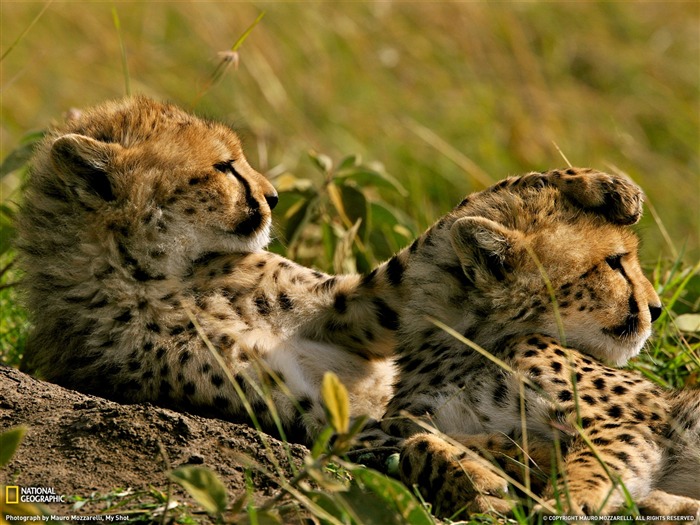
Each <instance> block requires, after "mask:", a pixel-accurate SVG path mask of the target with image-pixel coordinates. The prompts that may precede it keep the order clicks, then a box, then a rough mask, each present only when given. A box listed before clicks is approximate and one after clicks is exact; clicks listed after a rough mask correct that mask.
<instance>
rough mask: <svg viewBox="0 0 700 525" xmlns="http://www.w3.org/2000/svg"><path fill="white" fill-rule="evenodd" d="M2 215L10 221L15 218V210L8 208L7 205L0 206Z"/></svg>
mask: <svg viewBox="0 0 700 525" xmlns="http://www.w3.org/2000/svg"><path fill="white" fill-rule="evenodd" d="M0 213H1V214H2V215H4V216H5V217H7V218H8V219H10V220H13V219H14V218H15V215H16V213H15V210H13V209H12V208H10V207H9V206H7V205H6V204H0Z"/></svg>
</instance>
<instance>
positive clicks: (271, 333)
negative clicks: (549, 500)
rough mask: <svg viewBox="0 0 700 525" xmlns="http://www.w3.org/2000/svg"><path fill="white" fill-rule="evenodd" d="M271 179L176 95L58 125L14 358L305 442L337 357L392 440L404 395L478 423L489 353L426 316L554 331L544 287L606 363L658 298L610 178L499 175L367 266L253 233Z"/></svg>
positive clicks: (98, 391)
mask: <svg viewBox="0 0 700 525" xmlns="http://www.w3.org/2000/svg"><path fill="white" fill-rule="evenodd" d="M277 198H278V197H277V194H276V192H275V190H274V188H273V187H272V186H271V185H270V183H269V182H268V181H267V180H266V179H265V178H264V177H263V176H262V175H260V174H259V173H257V172H256V171H254V170H253V169H252V168H251V167H250V166H249V164H248V163H247V161H246V159H245V157H244V155H243V152H242V149H241V144H240V141H239V139H238V137H237V136H236V134H235V133H234V132H233V131H232V130H230V129H229V128H228V127H226V126H224V125H222V124H219V123H215V122H211V121H207V120H203V119H199V118H197V117H195V116H193V115H190V114H188V113H186V112H185V111H182V110H181V109H179V108H177V107H176V106H173V105H170V104H163V103H159V102H155V101H152V100H149V99H146V98H143V97H136V98H132V99H126V100H122V101H116V102H110V103H107V104H104V105H102V106H99V107H97V108H94V109H92V110H89V111H86V112H85V113H83V114H82V115H81V116H80V117H78V118H75V119H73V120H72V121H69V122H67V123H66V124H64V125H62V126H58V127H56V128H55V129H53V130H52V131H51V132H50V133H49V134H48V135H47V137H46V138H45V140H44V142H43V143H42V144H41V145H40V146H39V147H38V149H37V151H36V154H35V156H34V159H33V163H32V170H31V174H30V178H29V180H28V183H27V188H26V192H25V198H24V203H23V205H22V209H21V212H20V215H19V221H18V230H19V239H18V242H17V247H18V249H19V251H20V254H21V262H22V266H23V268H24V270H25V273H26V277H25V293H26V301H27V305H28V307H29V310H30V312H31V315H32V321H33V324H34V329H33V332H32V334H31V336H30V338H29V340H28V342H27V346H26V351H25V356H24V359H23V363H22V368H23V369H24V370H25V371H30V372H33V373H35V374H36V375H39V376H40V377H43V378H45V379H47V380H50V381H54V382H57V383H59V384H62V385H64V386H67V387H69V388H73V389H76V390H80V391H83V392H86V393H89V394H95V395H100V396H104V397H108V398H111V399H115V400H117V401H121V402H152V403H155V404H158V405H163V406H169V407H172V408H175V409H178V410H185V411H192V412H195V413H198V414H204V415H211V416H215V417H220V418H224V419H230V420H246V421H250V420H253V422H257V423H259V424H260V425H261V426H262V427H263V428H264V429H265V430H267V431H269V432H273V433H279V434H282V435H283V436H284V437H287V438H288V439H292V440H299V441H302V442H307V443H308V442H309V441H311V440H312V439H313V438H314V436H316V435H317V433H318V431H319V430H320V428H322V426H323V425H324V424H325V416H324V411H323V406H322V402H321V399H320V394H319V390H320V389H319V385H320V383H321V379H322V377H323V374H324V373H325V372H326V371H328V370H331V371H334V372H335V373H336V374H337V375H338V376H339V377H340V379H341V381H342V382H343V383H344V384H345V385H346V387H347V389H348V391H349V399H350V404H351V414H352V415H355V416H357V415H360V414H363V415H364V414H368V415H369V416H371V417H372V418H374V419H376V420H380V419H381V423H377V425H379V426H378V427H377V428H378V430H380V431H381V432H382V433H383V439H386V442H388V443H392V444H397V445H401V444H403V445H402V446H404V459H405V458H413V456H412V451H415V450H418V451H420V449H422V447H423V445H421V444H420V443H416V442H415V441H411V440H409V441H407V442H406V441H405V438H407V437H410V436H412V435H414V434H416V432H417V431H418V430H420V427H416V425H415V423H414V422H413V421H411V420H410V419H407V418H403V417H401V415H402V414H403V413H404V412H407V413H409V414H411V415H412V416H414V417H418V418H423V419H425V420H426V421H427V422H428V423H429V424H431V425H433V426H435V427H436V428H438V429H440V430H442V431H446V432H448V433H453V434H455V433H462V434H470V435H479V434H480V433H483V432H486V431H487V429H485V428H484V427H483V424H484V419H483V416H484V414H481V417H482V419H480V418H479V414H478V413H477V412H474V411H472V410H471V408H470V407H469V401H470V400H469V398H468V392H471V391H472V386H473V387H474V388H473V391H477V390H478V388H477V387H478V386H479V385H480V384H481V382H487V379H486V378H485V377H481V376H477V377H474V374H471V373H470V372H469V371H470V370H474V371H478V370H479V369H481V370H482V371H486V370H487V368H484V367H483V366H482V367H481V368H480V366H481V365H482V363H481V359H480V356H479V355H477V354H476V353H474V352H472V351H471V350H469V349H468V348H466V347H463V346H462V345H459V344H455V343H454V340H453V339H451V337H450V336H449V335H448V334H446V333H445V332H443V331H442V330H439V329H438V328H436V327H435V325H433V324H432V323H431V322H430V321H429V320H428V317H427V316H430V317H432V318H435V319H438V320H441V321H443V322H445V323H446V324H448V325H449V326H451V327H453V328H455V329H456V330H458V331H459V332H460V333H461V334H463V335H465V336H466V337H468V338H469V339H471V340H472V341H474V342H476V343H477V344H479V345H481V346H483V347H484V348H486V349H488V350H490V351H492V352H496V351H497V349H499V348H502V347H505V345H506V344H508V341H516V340H517V338H518V337H519V336H522V335H525V334H530V333H532V332H535V333H540V334H542V336H541V337H544V336H550V337H559V336H560V334H559V323H558V322H557V316H556V315H554V313H553V311H552V309H553V306H552V305H553V304H556V305H558V308H559V313H560V316H559V317H560V318H561V321H562V323H561V324H562V325H563V328H564V333H565V334H566V337H567V340H566V342H567V343H569V344H571V345H573V346H575V347H576V348H578V349H580V350H581V351H583V352H585V353H587V354H588V355H590V356H591V357H593V358H595V359H596V360H601V361H605V362H609V363H612V364H618V365H619V364H623V363H624V362H626V361H627V359H629V358H630V357H632V356H633V355H635V354H636V353H638V352H639V350H640V348H641V347H642V345H643V344H644V341H645V340H646V339H647V337H648V336H649V334H650V324H651V321H652V320H653V319H654V318H656V317H657V316H658V315H659V313H660V311H661V310H660V303H659V301H658V297H656V294H655V293H654V291H653V288H652V286H651V285H650V283H649V282H648V281H647V280H646V279H645V278H644V277H643V275H642V272H641V270H640V268H639V264H638V262H637V259H636V238H635V237H634V235H633V234H632V233H631V232H629V231H628V230H627V229H626V228H624V227H625V226H627V225H629V224H632V223H634V222H636V221H637V220H638V218H639V215H640V213H641V192H640V191H639V190H638V188H636V186H634V185H632V184H631V183H629V182H628V181H626V180H625V179H623V178H621V177H613V176H610V175H606V174H604V173H600V172H595V171H593V170H578V169H571V170H566V171H565V172H563V171H557V170H555V171H552V172H547V173H532V174H528V175H525V176H523V177H517V178H510V179H507V180H506V181H503V182H501V183H499V184H497V185H495V186H494V187H492V188H490V189H488V190H485V191H483V192H480V193H477V194H474V195H471V196H468V197H467V198H466V199H465V200H464V201H463V202H462V203H461V204H460V205H459V206H457V208H455V210H453V212H451V213H450V214H448V215H447V216H445V217H443V218H442V219H441V220H439V221H438V222H437V223H436V224H435V225H434V226H432V227H431V228H429V229H428V230H427V231H426V232H425V233H424V234H423V235H422V236H420V237H419V238H418V239H417V240H416V241H415V242H414V243H413V244H411V246H410V247H408V248H406V249H404V250H402V251H401V252H399V253H398V254H396V255H395V256H394V257H392V258H391V259H389V260H388V261H387V262H385V263H384V264H382V265H380V266H379V267H377V268H376V269H375V270H373V271H372V272H370V273H369V274H366V275H342V276H331V275H327V274H324V273H321V272H318V271H316V270H313V269H308V268H304V267H301V266H299V265H297V264H295V263H293V262H292V261H289V260H287V259H285V258H283V257H281V256H278V255H275V254H272V253H270V252H267V251H265V250H264V248H265V247H266V245H267V244H268V242H269V240H270V225H271V211H272V209H273V208H274V206H275V204H276V202H277ZM562 245H565V246H567V250H566V251H564V252H562V251H560V250H559V249H558V248H559V247H560V246H562ZM526 246H527V247H529V249H530V250H531V253H530V252H528V251H527V250H526V249H525V248H526ZM533 255H535V256H536V257H533ZM535 258H536V259H537V263H538V264H534V260H535ZM540 268H542V269H544V272H543V273H540V272H539V269H540ZM543 275H546V276H548V279H549V280H550V281H551V282H550V283H549V284H550V286H551V288H552V289H553V290H554V291H555V293H556V299H557V300H556V301H555V302H553V301H551V300H550V298H549V297H548V295H547V292H546V291H545V290H546V287H545V286H543ZM222 365H223V366H222ZM397 371H398V376H397ZM494 377H498V376H494ZM461 378H464V381H463V380H462V379H461ZM467 380H469V381H472V380H473V381H474V385H471V384H470V385H469V388H468V389H465V387H466V386H467ZM545 386H546V385H545ZM505 394H509V392H506V393H505ZM683 407H685V405H683ZM692 413H693V412H692V411H688V412H687V414H688V416H687V417H688V418H689V420H690V417H691V415H692ZM426 414H429V417H426ZM511 423H512V421H511ZM503 424H504V425H505V424H507V423H506V422H504V423H503ZM372 432H373V430H372V429H370V430H369V431H368V435H369V436H372ZM426 436H430V435H429V434H427V435H426ZM420 437H421V436H416V437H415V438H412V439H414V440H418V439H419V438H420ZM544 441H545V444H546V443H548V441H547V440H546V439H545V440H544ZM414 445H415V446H414ZM503 448H504V449H507V447H505V446H504V447H503ZM541 448H542V449H543V450H545V449H547V447H546V446H543V447H541ZM538 450H539V449H538ZM436 458H437V459H439V455H438V456H436ZM438 462H439V461H437V460H436V461H435V462H434V464H437V463H438ZM402 464H409V463H408V462H406V461H404V462H403V463H402ZM404 470H405V471H406V479H407V481H410V479H409V478H410V472H409V470H410V469H408V468H405V469H404ZM424 470H425V469H423V470H421V472H423V471H424ZM669 490H670V489H669ZM680 490H681V489H678V490H676V492H679V491H680Z"/></svg>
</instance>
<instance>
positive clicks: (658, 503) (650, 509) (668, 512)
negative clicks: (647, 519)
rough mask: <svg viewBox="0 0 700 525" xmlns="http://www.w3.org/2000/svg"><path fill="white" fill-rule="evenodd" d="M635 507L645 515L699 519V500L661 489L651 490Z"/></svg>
mask: <svg viewBox="0 0 700 525" xmlns="http://www.w3.org/2000/svg"><path fill="white" fill-rule="evenodd" d="M637 507H639V510H640V512H641V514H642V515H645V516H692V517H693V518H694V521H697V520H700V501H698V500H696V499H693V498H687V497H685V496H678V495H677V494H669V493H668V492H664V491H662V490H653V491H651V492H650V493H649V494H648V495H647V496H646V497H645V498H643V499H642V500H641V501H638V502H637Z"/></svg>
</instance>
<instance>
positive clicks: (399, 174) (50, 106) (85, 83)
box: [0, 2, 700, 523]
mask: <svg viewBox="0 0 700 525" xmlns="http://www.w3.org/2000/svg"><path fill="white" fill-rule="evenodd" d="M44 9H45V11H44V12H43V13H42V10H44ZM262 11H265V17H264V18H263V19H262V20H261V22H260V23H259V24H258V25H257V26H256V27H255V28H254V30H253V31H251V33H250V34H249V35H248V36H247V38H246V40H245V42H243V43H242V45H240V46H238V47H237V48H236V49H235V52H236V53H238V55H237V60H238V67H236V63H235V62H231V65H230V67H229V68H228V69H227V70H226V71H225V73H224V74H223V75H219V73H218V71H220V70H217V64H218V63H219V61H220V57H219V56H218V55H217V53H218V52H220V51H228V52H231V50H232V45H233V47H236V43H237V41H236V39H237V38H238V37H239V36H240V35H242V34H243V33H244V32H245V30H246V28H248V27H250V26H251V24H253V22H254V21H255V20H256V19H257V18H258V17H259V15H260V13H261V12H262ZM39 15H41V16H39ZM699 22H700V6H699V5H698V4H697V3H694V2H679V3H672V4H671V3H669V4H664V3H622V2H618V3H570V2H568V3H562V4H556V3H526V4H525V3H517V4H498V5H489V4H487V3H460V4H447V3H445V4H439V3H438V4H436V3H431V4H424V5H422V4H420V3H412V4H389V3H375V4H370V3H344V4H339V5H333V4H330V3H329V4H306V3H303V4H301V3H299V4H297V3H264V2H261V3H258V4H250V3H154V2H150V3H146V2H143V3H135V2H134V3H119V2H116V3H114V4H102V3H85V2H82V3H61V4H58V3H55V4H51V5H49V6H48V8H46V5H45V4H39V3H19V2H17V3H9V2H3V3H2V4H0V25H1V26H2V31H0V50H1V51H2V69H1V70H0V88H1V89H2V91H1V92H0V96H1V100H0V105H1V108H0V110H1V113H2V119H1V124H0V126H1V127H0V130H1V134H0V159H7V158H8V157H9V155H10V153H11V152H13V151H17V148H18V147H21V146H22V144H23V142H22V137H24V136H25V135H26V134H27V133H28V132H31V131H37V130H40V129H43V128H45V127H46V126H47V124H48V123H50V122H51V121H55V120H59V119H60V118H61V115H62V114H63V113H64V112H65V111H66V110H68V109H69V108H71V107H83V106H87V105H91V104H93V103H97V102H100V101H102V100H104V99H106V98H114V97H119V96H122V95H123V94H124V93H125V90H130V91H132V92H134V93H146V94H149V95H152V96H155V97H158V98H163V99H169V100H172V101H175V102H177V103H179V104H181V105H182V106H184V107H187V108H190V109H195V110H196V111H197V112H199V113H202V114H204V115H210V116H213V117H216V118H218V119H221V120H224V121H228V122H230V123H231V124H232V125H233V126H234V127H235V128H237V129H238V130H239V131H240V132H241V134H242V136H243V138H244V141H245V147H246V151H247V154H248V157H249V160H250V161H251V163H252V164H253V165H254V166H256V167H257V168H258V169H260V170H261V171H263V172H265V173H268V174H269V175H270V177H271V178H272V179H273V182H275V184H276V185H277V186H278V187H280V188H281V189H282V190H284V191H283V192H282V201H281V203H280V207H279V209H278V211H277V217H278V218H277V227H276V232H277V235H278V239H277V241H276V243H275V244H274V246H273V249H274V250H275V251H278V252H281V253H289V254H290V255H291V256H292V257H293V258H295V259H296V260H298V261H300V262H302V263H304V264H308V265H314V266H316V267H319V268H321V269H324V270H330V271H333V270H335V271H339V270H352V269H359V270H364V269H367V268H368V267H370V266H372V265H373V264H375V263H376V262H377V261H378V260H381V259H382V258H384V257H386V256H388V254H390V253H391V252H393V251H395V250H396V249H398V248H399V247H401V245H402V244H405V243H406V242H407V241H408V239H410V238H411V236H413V235H415V233H416V232H418V231H420V230H422V229H423V228H425V227H426V226H427V225H429V224H430V223H432V222H433V221H434V220H435V219H436V218H437V217H439V216H441V215H442V214H443V213H445V212H446V211H447V210H449V209H450V208H451V207H452V206H454V205H455V204H456V203H457V202H459V200H460V199H461V196H463V195H465V194H467V193H469V192H471V191H474V190H479V189H481V188H482V187H484V186H485V185H487V184H488V183H489V182H490V181H496V180H498V179H500V178H503V177H504V176H506V175H510V174H518V173H522V172H526V171H530V170H540V169H546V168H551V167H555V166H561V165H564V164H565V161H564V159H562V156H561V154H560V151H559V150H561V152H562V153H563V154H564V155H565V156H566V157H567V158H568V159H569V160H570V161H571V163H572V164H574V165H587V166H592V167H597V168H601V169H606V170H612V171H622V172H624V173H627V174H629V175H630V176H631V177H632V178H633V179H634V180H635V181H637V182H638V183H639V184H640V185H641V186H642V187H643V188H644V189H645V191H646V193H647V196H648V207H647V208H648V212H647V213H646V216H645V217H644V219H643V220H642V223H641V226H640V234H641V236H642V237H643V239H644V245H643V249H642V259H643V261H644V264H645V267H646V268H647V269H648V274H649V275H650V276H651V277H652V281H653V282H654V285H655V286H656V288H657V290H658V291H659V292H660V295H661V296H662V299H663V300H664V303H665V304H666V306H667V308H668V310H667V312H666V313H665V314H664V316H662V318H661V319H660V320H659V322H658V323H657V324H656V336H655V337H654V338H653V340H652V341H651V342H650V344H649V345H648V347H647V348H646V349H645V351H644V352H643V355H642V356H641V357H640V358H639V359H637V360H636V361H635V363H634V365H633V366H634V367H635V368H637V369H638V370H640V371H641V372H642V373H643V374H645V375H646V376H648V377H649V378H651V379H652V380H653V381H656V382H658V383H659V384H664V385H669V386H675V387H683V386H697V385H698V384H699V383H700V373H699V370H700V360H699V358H698V354H699V353H700V339H699V338H698V334H697V333H691V332H683V331H681V330H679V329H678V328H677V326H676V325H675V323H676V320H677V319H678V316H680V315H683V314H691V313H694V312H695V313H697V312H698V311H700V276H699V275H698V267H697V261H698V260H699V259H700V237H699V235H700V211H699V210H700V177H699V173H700V163H699V162H698V145H699V144H700V94H699V93H700V90H699V89H698V79H699V78H700V45H699V44H698V42H700V39H699V34H698V33H699V30H698V27H700V24H699ZM125 68H126V72H125ZM310 150H314V151H318V152H323V153H326V154H327V155H328V156H329V159H333V161H334V167H333V168H332V169H331V170H328V169H327V168H328V159H326V158H325V157H324V156H320V155H318V154H315V155H312V156H309V155H308V152H309V151H310ZM348 154H357V155H359V156H360V157H361V159H363V160H364V162H359V161H358V162H355V161H346V164H343V162H342V161H341V159H343V158H345V156H346V155H348ZM377 160H378V161H381V162H382V163H383V165H384V169H382V168H379V167H377V166H374V165H372V166H370V165H369V162H368V161H377ZM356 164H357V166H356ZM339 166H340V168H339ZM343 166H345V168H346V169H347V170H348V171H350V172H353V173H355V172H365V171H366V172H371V173H372V174H373V175H370V176H369V180H371V181H372V182H373V184H372V185H371V186H370V185H369V184H368V183H367V180H368V178H367V177H368V176H367V175H363V176H358V177H356V178H355V179H353V178H352V177H349V178H347V179H346V180H345V181H344V182H343V183H342V184H339V185H338V195H339V199H338V198H334V197H337V196H338V195H335V196H334V195H332V194H331V193H330V192H329V189H328V188H329V186H328V184H327V182H328V178H329V173H336V170H339V172H342V169H343ZM360 167H361V169H360ZM353 170H354V171H353ZM387 174H390V176H387ZM363 177H364V178H363ZM392 177H393V178H392ZM22 178H23V172H22V170H7V171H3V172H2V173H0V205H2V208H1V209H0V219H1V220H0V271H2V269H4V268H5V267H6V266H7V265H8V264H9V263H10V261H11V258H12V253H11V251H8V240H9V238H10V236H11V233H12V230H11V211H12V210H13V209H14V207H15V204H16V202H17V201H19V199H20V198H21V197H20V193H19V188H20V185H21V182H22ZM402 189H405V191H402ZM362 199H364V201H362ZM358 202H364V205H363V206H364V207H362V209H363V210H365V211H364V212H362V213H360V212H357V205H358ZM304 206H306V207H304ZM358 218H361V219H363V221H362V222H361V223H360V226H359V227H358V228H359V229H358V231H356V232H353V225H354V224H356V221H357V219H358ZM354 235H356V236H357V238H359V239H360V240H361V241H363V242H362V243H361V244H360V243H357V242H354V244H353V241H354V238H353V236H354ZM349 246H350V247H352V249H349ZM19 278H20V275H19V274H18V273H17V271H16V270H15V269H14V268H9V269H8V270H7V271H6V272H4V273H3V275H2V277H0V361H2V362H4V363H9V364H12V365H17V364H18V362H19V359H20V358H21V354H22V349H23V345H24V340H25V338H26V334H27V330H28V323H27V320H26V313H25V312H24V311H23V310H22V308H21V306H19V304H20V303H19V297H18V291H17V289H16V287H15V286H7V287H5V286H6V285H8V284H11V283H13V282H15V281H16V280H17V279H19ZM319 501H321V496H319ZM325 503H327V504H328V505H330V504H331V503H328V502H327V501H325ZM263 518H265V519H267V518H266V516H263ZM523 520H524V518H523ZM523 520H518V521H523ZM251 522H253V520H252V519H251ZM260 522H261V523H262V522H264V520H262V518H261V521H260Z"/></svg>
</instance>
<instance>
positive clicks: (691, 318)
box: [676, 314, 700, 332]
mask: <svg viewBox="0 0 700 525" xmlns="http://www.w3.org/2000/svg"><path fill="white" fill-rule="evenodd" d="M676 326H677V327H678V329H679V330H681V331H682V332H700V314H683V315H679V316H678V317H676Z"/></svg>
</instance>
